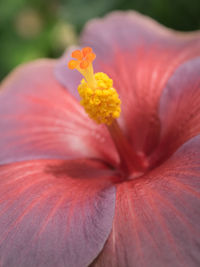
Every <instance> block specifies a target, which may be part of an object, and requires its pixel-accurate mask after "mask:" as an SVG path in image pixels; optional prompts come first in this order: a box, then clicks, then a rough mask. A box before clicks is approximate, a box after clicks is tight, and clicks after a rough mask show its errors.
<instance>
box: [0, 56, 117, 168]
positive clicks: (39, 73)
mask: <svg viewBox="0 0 200 267" xmlns="http://www.w3.org/2000/svg"><path fill="white" fill-rule="evenodd" d="M54 66H55V61H52V60H40V61H36V62H34V63H30V64H27V65H25V66H22V67H19V68H18V69H17V70H15V71H14V73H12V74H11V75H10V76H9V77H8V78H7V79H6V80H5V81H4V82H3V84H2V86H1V92H0V129H1V131H0V147H1V153H0V163H1V164H2V163H10V162H15V161H21V160H29V159H40V158H43V159H44V158H64V159H68V158H70V159H71V158H77V157H78V158H79V157H83V156H87V157H95V158H100V159H103V160H105V161H107V162H109V163H113V162H116V161H117V153H116V152H115V150H114V145H113V143H112V141H111V139H110V137H109V134H108V133H107V131H106V130H105V128H104V127H102V126H100V127H99V126H97V125H96V124H94V123H93V122H92V120H90V119H89V118H88V116H87V115H86V114H85V112H84V110H83V108H82V107H81V106H80V104H79V103H78V101H77V100H76V99H74V97H73V96H71V95H70V94H69V93H68V92H67V91H66V90H65V88H63V87H62V86H60V85H59V84H58V82H57V81H56V80H55V79H54V74H53V70H54ZM108 146H109V148H110V149H109V150H107V147H108Z"/></svg>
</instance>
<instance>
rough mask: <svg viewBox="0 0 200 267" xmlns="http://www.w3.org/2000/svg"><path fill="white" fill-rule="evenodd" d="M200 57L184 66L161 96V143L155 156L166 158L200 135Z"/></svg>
mask: <svg viewBox="0 0 200 267" xmlns="http://www.w3.org/2000/svg"><path fill="white" fill-rule="evenodd" d="M199 73H200V57H198V58H196V59H193V60H190V61H188V62H186V63H185V64H183V65H181V66H180V67H179V68H178V69H177V70H176V72H175V73H174V75H173V76H172V77H171V78H170V79H169V81H168V83H167V85H166V88H165V89H164V91H163V93H162V95H161V101H160V120H161V125H162V131H161V143H160V145H159V146H158V149H157V150H156V151H155V153H154V155H152V158H154V159H153V160H154V161H155V160H158V159H159V160H164V159H165V158H167V157H169V156H170V155H171V154H172V153H173V152H174V151H175V150H176V149H177V148H178V147H179V146H181V145H182V144H183V143H185V142H186V141H187V140H189V139H190V138H192V137H193V136H195V135H198V134H200V76H199Z"/></svg>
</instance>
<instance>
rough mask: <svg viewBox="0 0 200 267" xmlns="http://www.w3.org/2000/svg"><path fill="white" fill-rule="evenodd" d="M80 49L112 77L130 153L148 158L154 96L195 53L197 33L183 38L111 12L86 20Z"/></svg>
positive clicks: (155, 135)
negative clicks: (86, 50)
mask: <svg viewBox="0 0 200 267" xmlns="http://www.w3.org/2000/svg"><path fill="white" fill-rule="evenodd" d="M81 45H83V46H88V45H89V46H91V47H92V48H93V49H94V51H95V53H96V54H97V59H96V60H95V71H103V72H106V73H108V74H109V75H110V76H111V77H112V78H113V80H114V86H115V87H116V89H117V90H118V92H119V94H120V97H121V100H122V109H123V114H122V116H121V118H120V123H121V125H122V127H124V129H125V131H126V134H127V136H128V137H129V139H130V140H131V142H132V145H133V147H134V149H135V150H136V151H138V152H140V151H146V153H148V154H149V153H150V152H151V151H152V149H153V148H154V147H155V146H156V144H157V142H158V140H159V131H160V124H159V118H158V116H157V109H158V100H159V97H160V93H161V91H162V89H163V87H164V85H165V83H166V81H167V80H168V78H169V77H170V75H171V74H172V73H173V71H174V70H175V68H176V67H177V66H178V65H179V64H180V63H181V62H183V61H185V60H187V59H190V58H193V57H195V56H196V55H199V54H200V32H196V33H187V34H186V33H184V34H183V33H179V32H175V31H172V30H169V29H167V28H165V27H163V26H161V25H160V24H158V23H156V22H155V21H153V20H152V19H150V18H148V17H145V16H143V15H140V14H138V13H136V12H133V11H129V12H114V13H112V14H110V15H108V16H106V17H105V18H103V19H96V20H93V21H91V22H89V23H88V24H87V26H86V28H85V31H84V32H83V36H82V39H81ZM63 60H64V59H62V60H61V61H62V62H63ZM65 60H66V61H67V58H65ZM61 65H62V64H61ZM61 65H59V69H57V73H59V72H60V74H61V73H62V76H63V77H64V75H65V76H66V77H67V78H66V80H65V82H64V78H63V79H62V82H63V84H65V85H66V86H67V87H68V86H69V88H70V89H69V90H72V87H73V88H76V86H77V83H78V82H77V79H78V77H77V76H76V77H74V76H72V74H71V73H72V72H73V71H71V70H67V68H66V67H64V68H65V70H64V69H63V67H62V66H61ZM64 73H65V74H64ZM60 76H61V75H60ZM70 76H71V77H72V79H71V80H70V82H69V79H68V77H70Z"/></svg>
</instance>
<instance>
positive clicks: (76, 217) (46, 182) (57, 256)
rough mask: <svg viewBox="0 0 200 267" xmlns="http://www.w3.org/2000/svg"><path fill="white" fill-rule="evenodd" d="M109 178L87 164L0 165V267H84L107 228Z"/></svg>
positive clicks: (112, 202) (104, 171) (103, 170)
mask: <svg viewBox="0 0 200 267" xmlns="http://www.w3.org/2000/svg"><path fill="white" fill-rule="evenodd" d="M113 179H114V180H115V176H114V173H112V172H111V171H110V170H108V169H107V168H106V166H104V165H103V164H102V163H100V162H98V161H92V160H77V161H76V160H75V161H74V160H73V161H61V160H42V161H38V160H35V161H29V162H23V163H22V162H21V163H15V164H8V165H4V166H1V167H0V184H1V187H0V211H1V212H0V255H1V264H2V266H6V267H14V266H20V267H27V266H32V265H34V266H38V267H43V266H48V267H51V266H52V267H54V266H57V267H62V266H70V267H78V266H80V267H83V266H88V265H89V264H90V263H91V262H92V261H93V260H94V258H96V256H97V255H98V254H99V252H100V251H101V249H102V247H103V245H104V243H105V241H106V239H107V237H108V235H109V233H110V230H111V227H112V220H113V216H114V207H115V189H114V187H113V182H115V181H114V180H113ZM5 191H7V194H6V192H5Z"/></svg>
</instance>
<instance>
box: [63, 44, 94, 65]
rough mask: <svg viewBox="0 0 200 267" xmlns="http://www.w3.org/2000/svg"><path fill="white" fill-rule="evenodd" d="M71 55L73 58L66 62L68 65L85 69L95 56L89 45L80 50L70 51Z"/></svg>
mask: <svg viewBox="0 0 200 267" xmlns="http://www.w3.org/2000/svg"><path fill="white" fill-rule="evenodd" d="M72 57H73V58H75V60H74V59H72V60H70V61H69V63H68V67H69V68H70V69H71V70H73V69H76V68H77V69H78V68H80V69H82V70H84V69H86V68H88V67H89V65H90V64H91V63H92V62H93V60H94V59H95V58H96V55H95V53H93V51H92V48H91V47H84V48H82V50H78V49H77V50H75V51H73V52H72Z"/></svg>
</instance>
